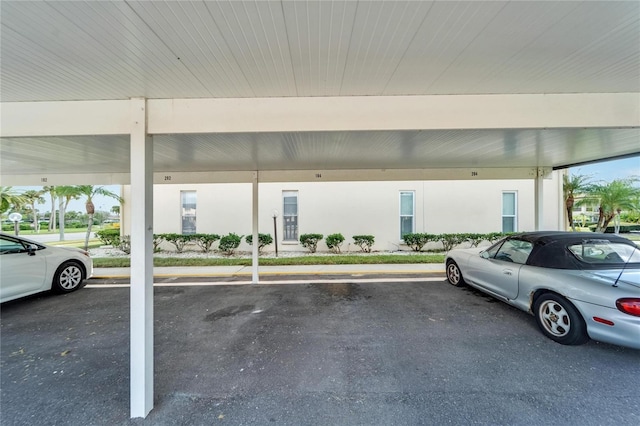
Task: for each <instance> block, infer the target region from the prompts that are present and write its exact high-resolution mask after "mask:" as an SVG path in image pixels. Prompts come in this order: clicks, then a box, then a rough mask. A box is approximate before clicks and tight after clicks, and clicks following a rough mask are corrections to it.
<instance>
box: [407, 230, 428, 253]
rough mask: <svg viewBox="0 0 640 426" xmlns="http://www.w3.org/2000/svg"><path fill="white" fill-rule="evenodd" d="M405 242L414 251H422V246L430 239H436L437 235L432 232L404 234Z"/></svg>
mask: <svg viewBox="0 0 640 426" xmlns="http://www.w3.org/2000/svg"><path fill="white" fill-rule="evenodd" d="M402 239H403V240H404V242H405V244H406V245H408V246H409V247H411V248H412V249H413V251H422V247H424V246H425V244H427V243H428V242H429V241H436V239H435V235H431V234H417V233H414V234H404V235H403V236H402Z"/></svg>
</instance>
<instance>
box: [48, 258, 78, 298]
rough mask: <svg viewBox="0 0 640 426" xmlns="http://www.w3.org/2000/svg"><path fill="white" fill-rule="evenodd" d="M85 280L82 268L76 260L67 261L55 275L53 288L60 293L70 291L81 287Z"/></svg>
mask: <svg viewBox="0 0 640 426" xmlns="http://www.w3.org/2000/svg"><path fill="white" fill-rule="evenodd" d="M82 280H83V273H82V268H81V267H80V265H79V264H78V263H76V262H73V261H69V262H65V263H63V264H62V265H60V267H59V268H58V270H57V271H56V274H55V275H54V276H53V289H54V290H55V291H58V292H60V293H69V292H72V291H74V290H77V289H78V288H80V285H81V284H82Z"/></svg>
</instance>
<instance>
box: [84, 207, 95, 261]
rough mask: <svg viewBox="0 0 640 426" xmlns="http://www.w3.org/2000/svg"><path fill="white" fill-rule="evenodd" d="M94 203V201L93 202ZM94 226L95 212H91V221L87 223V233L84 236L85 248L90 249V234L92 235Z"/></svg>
mask: <svg viewBox="0 0 640 426" xmlns="http://www.w3.org/2000/svg"><path fill="white" fill-rule="evenodd" d="M91 204H93V203H91ZM92 226H93V213H91V214H89V223H88V225H87V235H85V237H84V249H85V250H86V251H88V250H89V236H90V235H91V227H92Z"/></svg>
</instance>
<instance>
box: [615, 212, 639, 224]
mask: <svg viewBox="0 0 640 426" xmlns="http://www.w3.org/2000/svg"><path fill="white" fill-rule="evenodd" d="M620 221H622V222H628V223H640V211H632V212H622V213H620Z"/></svg>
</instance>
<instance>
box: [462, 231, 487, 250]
mask: <svg viewBox="0 0 640 426" xmlns="http://www.w3.org/2000/svg"><path fill="white" fill-rule="evenodd" d="M464 238H465V241H469V243H470V244H471V247H478V245H479V244H480V243H481V242H483V241H485V240H487V234H464Z"/></svg>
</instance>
